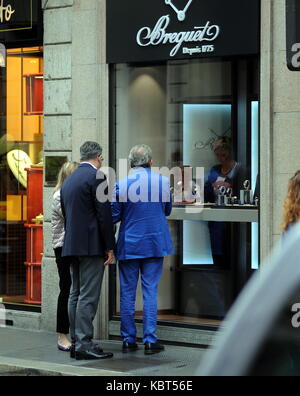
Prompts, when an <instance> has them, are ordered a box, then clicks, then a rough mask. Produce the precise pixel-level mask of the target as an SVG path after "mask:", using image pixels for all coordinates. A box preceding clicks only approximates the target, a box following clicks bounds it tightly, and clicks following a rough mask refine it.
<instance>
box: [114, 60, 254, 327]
mask: <svg viewBox="0 0 300 396" xmlns="http://www.w3.org/2000/svg"><path fill="white" fill-rule="evenodd" d="M258 63H259V62H258V59H257V58H243V59H237V58H228V59H227V58H226V59H213V60H212V59H202V60H200V59H194V60H184V61H183V60H182V61H170V62H164V63H160V64H148V65H144V64H143V65H142V64H134V65H130V64H118V65H114V66H112V68H111V76H112V79H111V97H112V107H111V109H112V111H111V129H112V130H111V134H112V136H113V139H112V141H113V143H114V144H113V145H112V153H111V154H112V159H113V160H112V162H113V163H112V165H113V166H115V167H116V168H117V169H118V166H119V160H120V159H124V158H127V157H128V153H129V151H130V149H131V148H132V147H133V146H135V145H136V144H147V145H149V146H150V147H151V148H152V150H153V164H154V166H155V167H165V166H166V167H168V168H170V169H171V168H173V167H176V166H189V167H192V168H193V169H195V168H197V167H201V168H204V175H205V188H204V190H205V191H204V197H205V202H204V204H205V205H207V207H209V208H210V209H211V208H212V207H213V205H215V204H216V202H217V195H216V190H215V188H212V186H213V184H214V183H215V182H217V181H218V180H220V181H221V180H223V179H224V180H225V179H226V177H224V175H222V174H221V173H222V172H223V170H225V165H224V166H220V165H222V162H221V161H222V158H220V153H219V152H218V151H216V150H215V144H216V143H217V142H218V141H220V139H224V138H225V139H226V141H227V142H230V146H231V154H230V155H231V160H232V161H231V164H232V168H231V169H227V171H228V173H229V176H228V179H230V187H231V189H232V191H231V196H232V197H234V196H236V197H238V198H237V201H239V200H240V193H241V190H243V189H244V188H245V187H244V182H245V181H247V180H249V185H250V188H251V190H252V197H253V199H252V202H254V198H255V197H256V198H257V201H256V204H255V205H253V210H255V211H258V209H259V206H258V202H259V187H258V180H259V155H258V152H259V151H258V150H259V145H258V141H259V123H258V120H259V94H258V91H259V84H258V80H259V68H258ZM122 164H124V163H123V162H122ZM221 171H222V172H221ZM218 172H219V174H217V173H218ZM216 174H217V175H216ZM228 179H226V180H228ZM224 180H223V181H224ZM171 182H172V181H171ZM254 196H255V197H254ZM237 204H238V202H237ZM208 205H210V206H208ZM175 206H176V205H175ZM205 207H206V206H205ZM243 209H244V208H243ZM250 209H252V207H251V208H249V210H250ZM228 210H234V208H230V209H228ZM225 215H226V217H224V220H222V218H221V217H220V216H222V211H220V215H219V217H218V220H217V221H200V220H196V221H194V220H190V219H189V218H188V217H187V219H186V220H185V219H181V220H180V221H175V220H170V221H169V225H170V229H171V233H172V238H173V243H174V247H175V254H174V255H173V256H169V257H167V258H166V259H165V265H164V272H163V276H162V280H161V283H160V288H159V307H158V309H159V321H160V322H162V323H164V322H172V323H180V324H183V325H185V324H187V325H205V326H217V325H219V324H220V323H221V322H222V321H223V320H224V318H226V315H227V313H228V311H229V309H230V307H231V306H232V304H233V302H234V301H235V299H236V297H237V295H238V294H239V293H240V291H241V290H242V288H243V287H244V286H245V284H246V282H247V281H248V279H249V278H250V276H251V275H252V273H253V271H254V270H255V269H257V268H258V262H259V243H258V241H259V224H258V223H257V222H253V223H252V221H248V220H244V218H243V214H241V220H240V221H234V222H233V221H230V216H228V213H227V214H225ZM110 272H111V288H112V293H111V317H112V318H115V319H117V318H118V317H119V315H120V306H119V297H120V290H119V277H118V267H117V266H115V267H113V266H112V267H111V269H110ZM142 311H143V297H142V293H141V289H140V286H139V288H138V296H137V305H136V317H137V320H139V319H141V318H142Z"/></svg>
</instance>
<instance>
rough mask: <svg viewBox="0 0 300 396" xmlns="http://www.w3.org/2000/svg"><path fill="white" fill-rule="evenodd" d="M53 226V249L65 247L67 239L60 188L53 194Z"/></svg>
mask: <svg viewBox="0 0 300 396" xmlns="http://www.w3.org/2000/svg"><path fill="white" fill-rule="evenodd" d="M51 228H52V245H53V249H57V248H60V247H63V245H64V239H65V219H64V216H63V214H62V209H61V202H60V190H58V191H56V192H55V194H54V195H53V201H52V216H51Z"/></svg>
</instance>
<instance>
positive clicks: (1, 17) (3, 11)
mask: <svg viewBox="0 0 300 396" xmlns="http://www.w3.org/2000/svg"><path fill="white" fill-rule="evenodd" d="M3 3H4V0H1V2H0V23H3V22H9V21H10V19H11V17H12V15H13V14H14V13H15V12H16V10H14V9H13V8H12V6H11V4H8V5H7V6H4V4H3Z"/></svg>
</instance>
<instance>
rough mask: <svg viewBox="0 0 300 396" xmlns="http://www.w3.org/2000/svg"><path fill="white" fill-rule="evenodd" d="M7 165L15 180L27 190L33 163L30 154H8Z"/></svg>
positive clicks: (13, 152)
mask: <svg viewBox="0 0 300 396" xmlns="http://www.w3.org/2000/svg"><path fill="white" fill-rule="evenodd" d="M7 163H8V166H9V168H10V170H11V171H12V173H13V175H14V176H15V178H16V179H17V180H18V181H19V182H20V183H21V184H22V186H23V187H25V188H27V172H26V170H25V169H27V168H31V165H32V162H31V159H30V158H29V156H28V154H26V153H25V152H24V151H22V150H12V151H10V152H9V153H8V154H7Z"/></svg>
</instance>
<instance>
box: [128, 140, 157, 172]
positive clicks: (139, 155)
mask: <svg viewBox="0 0 300 396" xmlns="http://www.w3.org/2000/svg"><path fill="white" fill-rule="evenodd" d="M151 160H152V150H151V148H150V147H149V146H147V145H146V144H139V145H137V146H134V147H133V148H132V149H131V150H130V153H129V161H130V166H131V168H136V167H138V166H141V167H147V166H148V165H149V162H150V161H151Z"/></svg>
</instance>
